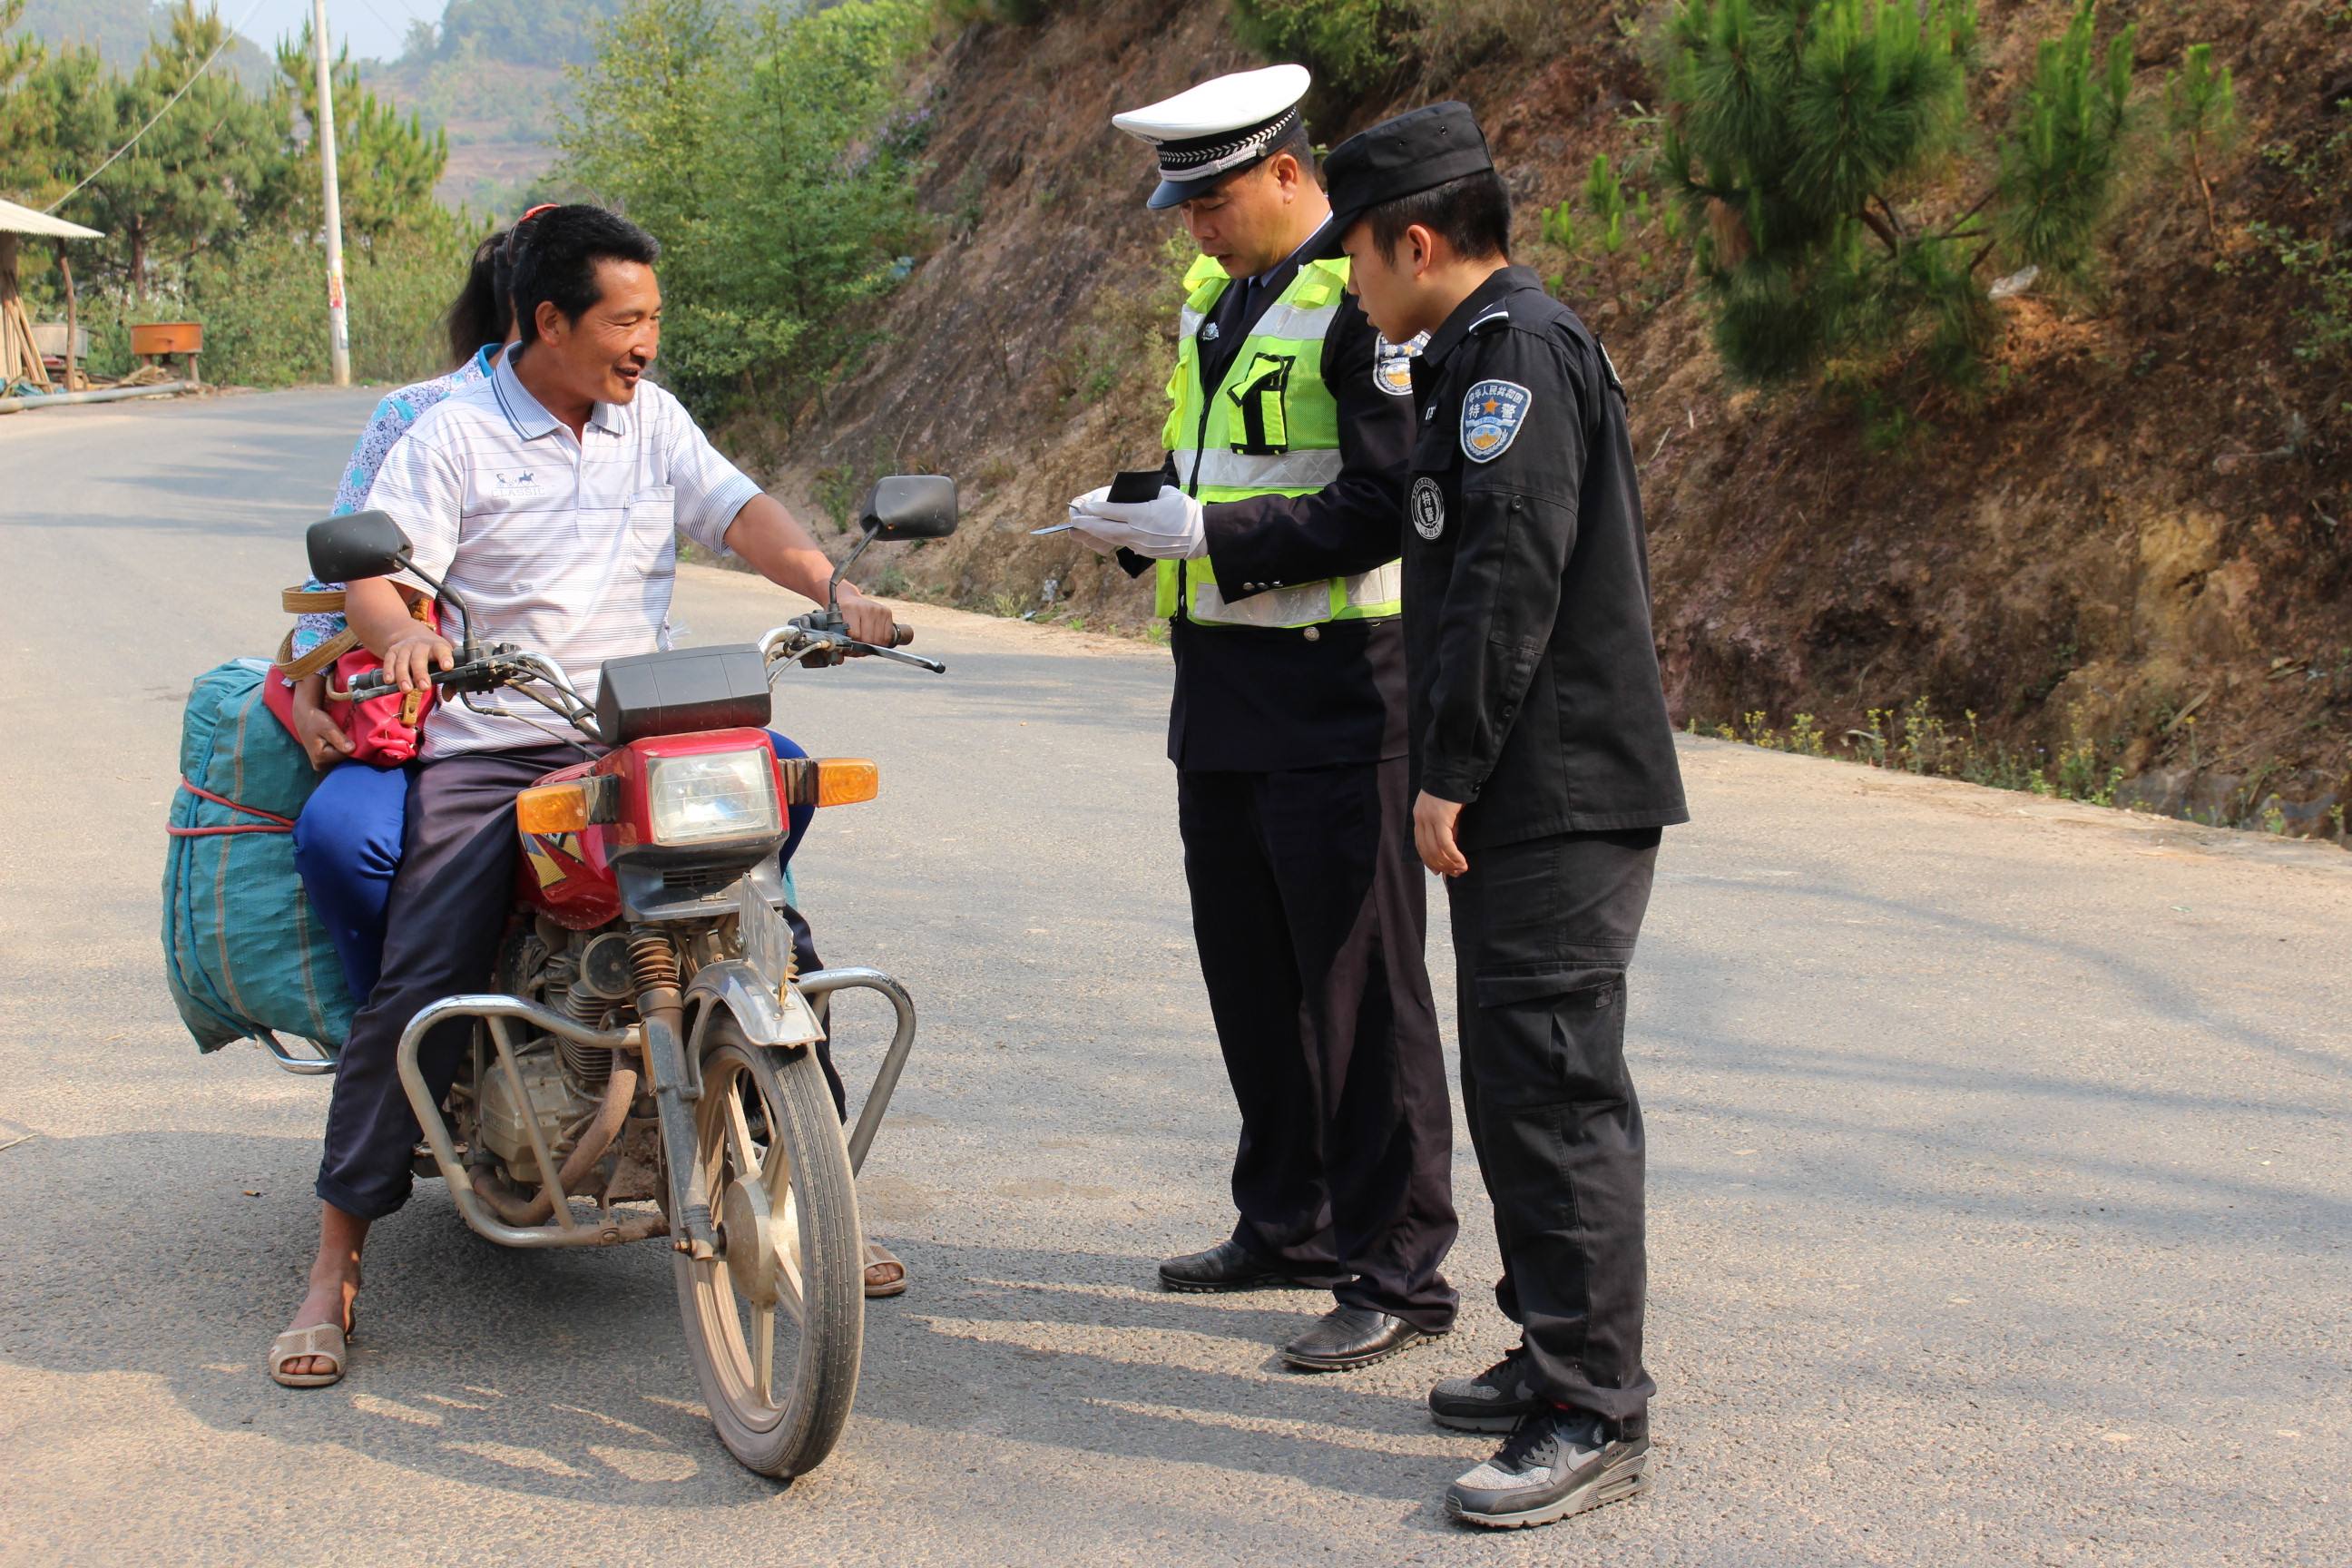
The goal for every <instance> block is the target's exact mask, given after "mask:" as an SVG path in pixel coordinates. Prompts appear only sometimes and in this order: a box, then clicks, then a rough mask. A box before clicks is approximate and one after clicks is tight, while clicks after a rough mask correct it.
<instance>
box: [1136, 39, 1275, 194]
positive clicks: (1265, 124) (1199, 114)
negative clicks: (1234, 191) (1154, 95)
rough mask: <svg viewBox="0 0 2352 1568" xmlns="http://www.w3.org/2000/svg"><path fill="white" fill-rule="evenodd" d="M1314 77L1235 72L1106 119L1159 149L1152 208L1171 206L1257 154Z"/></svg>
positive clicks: (1270, 141)
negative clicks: (1158, 171)
mask: <svg viewBox="0 0 2352 1568" xmlns="http://www.w3.org/2000/svg"><path fill="white" fill-rule="evenodd" d="M1314 82H1315V78H1314V77H1313V75H1312V74H1310V73H1309V72H1308V70H1307V68H1306V67H1305V66H1294V65H1283V66H1267V67H1265V68H1264V69H1261V70H1248V71H1235V72H1234V74H1233V75H1231V76H1221V77H1215V78H1213V79H1210V80H1208V81H1204V82H1202V83H1201V84H1200V85H1199V86H1198V87H1189V88H1186V89H1184V90H1183V91H1182V92H1180V93H1178V94H1177V95H1176V96H1175V97H1173V98H1170V99H1163V100H1160V102H1158V103H1149V104H1146V105H1144V106H1143V107H1142V108H1141V109H1130V110H1127V112H1125V113H1124V114H1114V115H1112V116H1111V121H1110V122H1111V123H1112V124H1113V125H1115V126H1117V127H1118V129H1119V130H1121V131H1124V132H1127V133H1128V134H1129V135H1130V136H1133V137H1136V138H1137V139H1139V140H1140V141H1142V142H1148V143H1150V146H1151V147H1152V148H1153V150H1154V151H1156V152H1157V153H1159V154H1160V182H1161V183H1160V188H1159V189H1158V190H1157V191H1154V192H1153V193H1152V195H1151V200H1150V205H1152V206H1155V207H1171V206H1174V205H1177V204H1178V203H1179V202H1181V201H1184V200H1186V199H1187V198H1189V197H1191V196H1193V195H1199V194H1200V193H1201V191H1202V190H1203V189H1205V188H1206V187H1205V184H1204V182H1206V181H1209V180H1213V179H1215V178H1216V177H1217V176H1219V175H1221V174H1230V173H1232V172H1233V171H1234V170H1235V169H1239V168H1242V167H1244V166H1245V165H1247V164H1250V163H1255V162H1257V161H1258V160H1259V159H1260V158H1263V157H1264V156H1265V153H1266V151H1267V149H1268V148H1270V147H1272V146H1273V145H1274V144H1275V143H1276V142H1280V141H1281V140H1283V138H1285V137H1286V136H1287V135H1288V134H1289V133H1290V132H1291V129H1292V128H1293V127H1294V126H1296V125H1297V123H1298V100H1300V99H1303V98H1305V97H1306V96H1307V89H1308V88H1309V87H1311V86H1313V85H1314Z"/></svg>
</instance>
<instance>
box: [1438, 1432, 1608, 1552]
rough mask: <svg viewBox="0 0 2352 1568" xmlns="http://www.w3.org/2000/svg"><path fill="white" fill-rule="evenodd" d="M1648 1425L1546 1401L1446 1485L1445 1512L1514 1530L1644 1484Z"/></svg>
mask: <svg viewBox="0 0 2352 1568" xmlns="http://www.w3.org/2000/svg"><path fill="white" fill-rule="evenodd" d="M1649 1463H1650V1432H1649V1423H1648V1421H1647V1420H1646V1419H1643V1421H1641V1422H1639V1423H1637V1424H1633V1425H1632V1426H1622V1427H1621V1426H1619V1425H1618V1424H1617V1423H1615V1422H1612V1421H1605V1420H1603V1419H1602V1418H1601V1417H1600V1416H1598V1415H1593V1414H1592V1413H1591V1412H1590V1411H1585V1410H1562V1409H1559V1407H1558V1406H1556V1405H1545V1406H1544V1407H1543V1408H1542V1409H1540V1410H1538V1411H1537V1412H1536V1413H1535V1414H1534V1415H1529V1416H1528V1418H1527V1419H1526V1420H1524V1421H1522V1422H1520V1423H1519V1425H1518V1428H1517V1430H1516V1431H1514V1432H1513V1433H1512V1434H1511V1436H1510V1440H1509V1441H1508V1442H1507V1443H1505V1444H1504V1445H1503V1447H1502V1448H1501V1450H1500V1451H1499V1452H1498V1453H1496V1456H1495V1457H1494V1458H1491V1459H1489V1460H1487V1461H1486V1463H1485V1464H1483V1465H1481V1466H1479V1467H1478V1468H1476V1469H1475V1470H1472V1471H1471V1472H1470V1473H1469V1474H1468V1475H1465V1476H1464V1477H1462V1478H1461V1479H1459V1480H1457V1481H1455V1482H1454V1484H1453V1485H1452V1486H1450V1487H1448V1488H1446V1489H1445V1511H1446V1512H1447V1513H1449V1514H1451V1515H1453V1516H1454V1518H1455V1519H1458V1520H1460V1521H1462V1522H1463V1523H1465V1524H1478V1525H1484V1526H1486V1528H1487V1529H1489V1530H1518V1529H1521V1528H1523V1527H1525V1526H1527V1525H1530V1524H1549V1523H1551V1522H1552V1521H1554V1520H1560V1519H1566V1518H1567V1517H1568V1516H1569V1515H1570V1514H1574V1513H1582V1512H1583V1511H1584V1510H1587V1509H1593V1508H1599V1507H1601V1505H1602V1504H1603V1503H1612V1502H1622V1501H1623V1500H1626V1499H1627V1498H1631V1497H1638V1496H1640V1495H1641V1494H1642V1493H1643V1491H1645V1490H1647V1489H1648V1488H1649V1484H1650V1479H1649V1476H1648V1474H1647V1473H1646V1472H1647V1468H1648V1466H1649Z"/></svg>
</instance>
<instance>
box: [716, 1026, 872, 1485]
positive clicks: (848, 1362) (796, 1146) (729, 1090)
mask: <svg viewBox="0 0 2352 1568" xmlns="http://www.w3.org/2000/svg"><path fill="white" fill-rule="evenodd" d="M710 1037H711V1039H712V1040H713V1041H714V1042H715V1044H714V1046H713V1047H712V1048H711V1049H710V1050H709V1051H708V1052H707V1053H706V1054H705V1056H704V1057H703V1059H702V1083H703V1089H702V1097H701V1099H700V1100H698V1102H697V1104H696V1106H695V1132H696V1138H695V1142H696V1156H697V1158H698V1161H699V1162H700V1163H701V1170H702V1177H703V1181H704V1184H705V1190H706V1191H708V1192H709V1194H710V1208H711V1213H712V1216H713V1219H714V1221H715V1222H716V1224H717V1225H718V1226H719V1235H720V1242H721V1247H720V1253H719V1256H718V1257H716V1258H709V1259H705V1260H701V1261H697V1260H695V1259H693V1258H688V1256H686V1255H685V1254H682V1253H681V1254H678V1255H677V1261H676V1264H675V1268H676V1269H677V1283H678V1300H679V1306H680V1308H681V1310H682V1311H683V1313H684V1316H685V1320H686V1331H687V1342H688V1349H689V1350H690V1351H691V1352H692V1353H693V1357H694V1364H695V1374H696V1377H697V1378H698V1381H699V1382H700V1383H701V1384H702V1390H703V1397H704V1403H705V1404H706V1405H708V1406H709V1411H710V1417H711V1423H712V1425H713V1426H716V1427H717V1428H718V1430H719V1437H720V1439H721V1441H723V1442H725V1444H726V1445H727V1447H728V1449H729V1451H730V1452H731V1453H733V1454H734V1455H735V1457H736V1458H739V1459H740V1460H741V1461H742V1462H743V1463H744V1464H746V1465H748V1466H750V1467H751V1468H752V1469H755V1470H758V1471H760V1472H761V1473H762V1474H766V1475H773V1476H793V1475H799V1474H802V1473H803V1472H805V1471H807V1470H809V1469H811V1468H814V1467H815V1466H816V1465H817V1464H818V1463H819V1462H820V1461H821V1460H823V1459H824V1457H825V1455H826V1454H827V1453H829V1452H831V1450H832V1448H833V1446H834V1444H835V1441H837V1440H838V1438H839V1437H840V1435H841V1430H842V1427H843V1426H844V1425H845V1423H846V1422H847V1420H848V1416H849V1407H850V1404H851V1402H852V1400H853V1399H854V1398H855V1396H856V1387H857V1366H858V1358H859V1354H860V1352H861V1350H862V1348H863V1340H864V1334H865V1308H866V1300H865V1289H864V1275H863V1272H862V1268H861V1258H862V1254H863V1251H864V1239H863V1236H862V1234H861V1232H860V1230H859V1227H858V1222H857V1202H856V1188H855V1186H854V1185H853V1184H852V1180H851V1176H850V1171H849V1159H848V1153H847V1151H846V1149H845V1147H844V1145H843V1142H842V1137H841V1124H840V1121H839V1120H838V1119H837V1118H836V1116H835V1111H834V1107H833V1100H832V1096H831V1094H830V1093H829V1091H828V1090H827V1089H826V1088H825V1083H824V1072H823V1069H822V1068H819V1067H818V1065H817V1063H816V1060H815V1058H814V1056H812V1055H811V1054H810V1053H809V1052H807V1051H805V1050H803V1051H780V1050H768V1049H763V1048H761V1047H754V1046H751V1045H749V1044H748V1043H746V1042H745V1041H744V1040H743V1038H742V1036H741V1034H740V1030H738V1029H737V1028H736V1027H735V1025H734V1020H733V1019H731V1018H719V1019H714V1020H713V1022H712V1027H711V1031H710Z"/></svg>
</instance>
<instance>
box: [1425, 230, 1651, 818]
mask: <svg viewBox="0 0 2352 1568" xmlns="http://www.w3.org/2000/svg"><path fill="white" fill-rule="evenodd" d="M1412 382H1413V399H1414V404H1415V409H1416V415H1417V418H1418V423H1417V427H1416V428H1417V434H1416V437H1415V439H1414V442H1413V449H1412V479H1411V482H1410V483H1409V485H1408V487H1407V489H1406V494H1405V529H1404V632H1405V647H1406V660H1407V666H1408V668H1409V670H1410V674H1411V688H1412V744H1413V751H1412V760H1413V771H1414V777H1415V781H1416V787H1417V788H1419V789H1423V790H1426V791H1427V792H1428V793H1430V794H1431V795H1435V796H1437V797H1438V798H1439V799H1441V800H1452V801H1461V802H1465V803H1467V807H1468V808H1467V809H1466V810H1465V811H1464V812H1463V814H1462V821H1461V824H1460V826H1459V828H1458V829H1457V833H1458V836H1459V838H1460V842H1461V844H1462V846H1463V847H1464V848H1465V849H1472V848H1476V847H1482V846H1491V845H1497V844H1511V843H1517V842H1518V841H1520V840H1522V839H1528V838H1534V837H1541V836H1543V835H1547V834H1554V833H1565V832H1606V831H1611V830H1616V829H1623V828H1634V827H1654V826H1664V825H1666V824H1669V823H1676V822H1685V821H1688V820H1689V815H1690V814H1689V813H1688V812H1687V811H1686V810H1685V808H1684V805H1683V788H1682V775H1681V771H1680V769H1679V768H1678V766H1677V765H1676V763H1675V742H1674V729H1673V726H1672V724H1671V722H1670V721H1668V719H1667V717H1666V701H1665V694H1664V690H1663V689H1662V688H1661V686H1660V682H1659V678H1658V658H1657V649H1656V647H1655V645H1654V642H1653V640H1652V638H1651V635H1650V567H1649V551H1648V542H1647V540H1646V538H1645V536H1644V535H1643V528H1642V502H1641V496H1640V494H1639V492H1638V490H1637V489H1636V486H1635V474H1634V468H1633V442H1632V439H1631V437H1629V435H1628V434H1627V431H1626V421H1625V393H1624V388H1623V387H1622V386H1621V385H1620V384H1618V381H1617V375H1616V372H1615V370H1614V369H1613V368H1612V366H1611V365H1610V363H1609V360H1608V356H1607V355H1606V354H1604V353H1602V352H1601V345H1600V343H1599V342H1598V341H1597V340H1596V339H1595V338H1594V337H1593V336H1592V334H1591V332H1590V331H1587V330H1586V328H1585V325H1584V323H1583V322H1582V321H1579V320H1577V318H1576V314H1575V312H1574V311H1572V310H1570V309H1569V308H1568V307H1567V306H1565V305H1562V304H1561V303H1559V301H1558V300H1554V299H1552V298H1551V297H1550V296H1549V295H1548V294H1546V293H1545V292H1544V291H1543V286H1542V285H1541V283H1539V282H1538V280H1537V278H1536V275H1535V274H1534V273H1533V272H1531V271H1529V270H1528V269H1527V268H1523V267H1508V268H1504V269H1503V270H1501V271H1499V272H1497V273H1496V274H1495V276H1494V277H1493V278H1491V279H1488V280H1487V281H1486V282H1485V283H1484V284H1482V285H1480V286H1479V288H1478V289H1477V290H1476V291H1475V292H1474V293H1473V294H1472V295H1471V296H1470V297H1469V298H1468V299H1467V300H1464V301H1463V302H1462V305H1461V307H1460V309H1458V310H1455V311H1454V313H1453V314H1452V315H1451V316H1449V317H1447V318H1446V321H1445V324H1444V326H1442V327H1440V328H1439V329H1438V330H1437V331H1435V332H1433V334H1431V337H1430V341H1429V345H1428V347H1427V348H1426V349H1425V350H1423V353H1422V355H1421V357H1420V358H1419V359H1418V360H1416V361H1415V362H1414V363H1413V374H1412Z"/></svg>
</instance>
